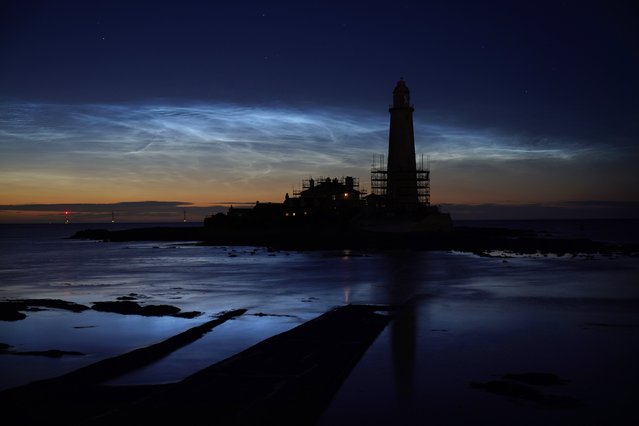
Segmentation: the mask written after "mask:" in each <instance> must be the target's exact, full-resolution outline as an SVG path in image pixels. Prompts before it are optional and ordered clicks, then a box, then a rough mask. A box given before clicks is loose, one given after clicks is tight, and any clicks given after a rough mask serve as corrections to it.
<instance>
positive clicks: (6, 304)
mask: <svg viewBox="0 0 639 426" xmlns="http://www.w3.org/2000/svg"><path fill="white" fill-rule="evenodd" d="M39 308H53V309H64V310H66V311H71V312H83V311H86V310H88V309H90V308H89V307H88V306H84V305H80V304H78V303H73V302H67V301H66V300H60V299H10V300H5V301H2V302H0V320H2V321H17V320H21V319H25V318H26V317H27V316H26V315H25V314H24V313H22V312H21V311H27V312H28V311H39V310H41V309H39Z"/></svg>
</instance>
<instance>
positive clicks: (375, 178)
mask: <svg viewBox="0 0 639 426" xmlns="http://www.w3.org/2000/svg"><path fill="white" fill-rule="evenodd" d="M413 111H414V107H413V105H412V104H411V103H410V91H409V89H408V87H407V86H406V83H405V82H404V80H403V79H400V80H399V81H398V82H397V84H396V86H395V89H394V90H393V103H392V104H391V105H390V108H389V113H390V127H389V139H388V157H387V162H386V164H384V157H383V156H379V161H376V162H375V164H373V167H372V168H371V176H370V182H371V193H370V194H367V193H366V191H364V190H362V189H360V185H359V179H358V178H356V177H353V176H345V177H320V178H318V179H314V178H312V177H311V178H309V179H307V180H304V181H303V182H302V187H301V188H302V189H301V190H299V191H294V192H293V194H291V195H289V194H288V193H287V194H286V195H285V196H284V200H283V201H282V202H281V203H273V202H263V203H260V202H259V201H258V202H256V203H255V205H254V206H253V207H251V208H237V207H233V206H231V207H230V208H229V209H228V212H227V213H226V214H224V213H217V214H215V215H211V216H208V217H206V218H205V219H204V223H203V225H202V227H188V228H185V227H180V228H178V227H150V228H138V229H130V230H121V231H108V230H104V229H88V230H84V231H80V232H77V233H76V234H75V235H73V236H72V238H87V239H97V240H102V241H132V240H138V241H140V240H146V241H200V242H202V243H203V244H210V245H251V246H265V247H272V248H274V249H296V250H312V249H395V248H408V249H416V250H458V251H470V252H475V253H478V254H481V255H487V254H489V253H490V252H492V251H496V250H498V251H511V252H515V253H539V252H541V253H547V252H554V253H558V254H562V253H573V254H577V253H586V254H592V253H601V252H606V253H612V252H623V253H636V252H637V247H636V245H635V246H630V247H629V246H623V247H622V246H619V245H610V244H603V243H596V242H593V241H590V240H586V239H572V240H565V239H562V240H556V239H555V240H553V239H550V238H543V237H537V236H536V235H535V234H534V233H532V232H528V231H515V230H508V229H488V228H468V227H464V228H460V227H454V226H453V221H452V218H451V216H450V214H448V213H445V212H442V211H441V210H440V208H439V207H438V206H437V205H433V204H431V202H430V170H429V167H425V166H424V162H423V159H422V161H420V162H419V163H418V162H417V161H416V157H415V136H414V131H413Z"/></svg>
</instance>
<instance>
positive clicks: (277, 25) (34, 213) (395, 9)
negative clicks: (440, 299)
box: [0, 0, 639, 223]
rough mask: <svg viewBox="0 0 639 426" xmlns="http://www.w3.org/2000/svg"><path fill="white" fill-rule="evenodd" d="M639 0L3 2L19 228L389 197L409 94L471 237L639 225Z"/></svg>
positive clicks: (1, 50) (0, 74)
mask: <svg viewBox="0 0 639 426" xmlns="http://www.w3.org/2000/svg"><path fill="white" fill-rule="evenodd" d="M638 18H639V6H636V5H635V4H634V2H632V1H625V2H624V1H610V0H607V1H574V2H571V1H567V2H554V1H553V2H550V1H544V0H540V1H482V2H477V1H467V2H463V1H427V0H424V1H412V0H405V1H395V0H387V1H375V0H372V1H365V2H363V1H362V2H359V1H347V0H342V1H280V2H271V1H261V2H258V1H242V0H236V1H232V2H221V1H219V2H218V1H189V0H181V1H161V0H160V1H135V0H130V1H118V0H114V1H64V0H60V1H31V0H26V1H25V0H20V1H4V2H2V3H0V63H1V66H0V222H5V223H6V222H28V221H37V222H60V221H63V220H64V219H65V214H64V212H65V211H67V212H69V213H68V214H67V216H66V217H67V218H69V217H70V218H71V220H73V221H76V222H101V221H110V220H111V217H112V214H115V215H116V216H117V219H118V220H122V221H142V222H144V221H182V220H183V217H184V214H185V213H186V214H187V217H188V219H189V220H193V221H199V220H201V219H202V218H203V217H204V215H207V214H211V213H214V212H218V211H223V210H224V209H225V208H227V207H228V206H230V205H235V206H240V205H253V204H254V203H255V202H256V201H260V202H269V201H271V202H281V201H282V200H283V198H284V195H285V193H287V192H288V193H292V192H293V191H294V190H295V188H297V189H299V187H300V186H301V182H302V179H305V178H308V177H311V176H312V177H316V178H317V177H326V176H330V177H342V176H355V177H358V178H359V179H360V185H361V187H362V188H364V189H369V188H370V167H371V163H372V162H373V159H374V158H375V156H378V155H380V154H386V152H387V146H388V125H389V113H388V105H389V103H391V101H392V90H393V88H394V86H395V84H396V82H397V81H398V80H399V79H400V78H403V79H404V80H405V81H406V84H407V86H408V87H409V89H410V92H411V101H412V103H413V104H414V107H415V112H414V125H415V143H416V153H417V156H418V158H421V156H422V155H423V156H424V158H425V161H427V162H428V165H429V167H430V170H431V202H432V203H433V204H436V205H439V206H441V208H442V209H443V210H444V211H448V212H450V213H451V214H452V216H453V219H547V218H551V219H552V218H639V173H638V172H637V164H639V101H638V99H639V83H638V78H637V76H638V75H639V26H638V25H636V23H637V22H638Z"/></svg>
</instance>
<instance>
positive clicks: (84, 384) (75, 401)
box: [0, 305, 391, 425]
mask: <svg viewBox="0 0 639 426" xmlns="http://www.w3.org/2000/svg"><path fill="white" fill-rule="evenodd" d="M385 309H386V308H383V307H376V306H362V305H347V306H343V307H340V308H336V309H334V310H331V311H329V312H327V313H325V314H323V315H321V316H320V317H318V318H316V319H314V320H311V321H308V322H306V323H304V324H302V325H300V326H298V327H296V328H294V329H292V330H290V331H288V332H285V333H282V334H279V335H277V336H274V337H271V338H269V339H266V340H264V341H262V342H260V343H258V344H256V345H254V346H252V347H250V348H248V349H247V350H245V351H242V352H240V353H239V354H237V355H235V356H232V357H230V358H228V359H226V360H224V361H221V362H219V363H216V364H213V365H211V366H210V367H208V368H205V369H203V370H201V371H199V372H197V373H195V374H193V375H191V376H190V377H187V378H185V379H184V380H182V381H180V382H178V383H175V384H170V385H154V386H103V385H101V384H100V383H102V382H104V381H106V380H108V379H109V378H112V377H114V376H117V375H119V374H122V373H123V372H125V371H129V370H132V369H135V368H138V367H141V366H142V365H145V364H146V363H148V362H152V361H153V360H155V359H157V358H158V357H161V356H162V355H163V354H165V353H166V352H167V351H168V350H169V349H168V348H167V347H168V346H170V344H167V343H166V341H165V342H162V343H160V344H157V345H153V346H151V347H148V348H144V349H142V350H136V351H132V352H130V353H127V354H124V355H121V356H119V357H116V358H111V359H108V360H104V361H101V362H98V363H96V364H94V365H90V366H88V367H84V368H82V369H79V370H76V371H74V372H72V373H69V374H66V375H64V376H61V377H58V378H54V379H48V380H42V381H39V382H34V383H31V384H28V385H24V386H20V387H17V388H13V389H9V390H6V391H3V392H0V402H1V403H2V405H3V406H4V407H6V409H4V410H3V411H4V415H5V417H7V418H13V419H17V420H18V421H20V422H23V423H26V424H39V423H53V424H62V423H64V424H115V423H118V422H121V423H126V424H131V423H140V424H142V423H144V424H148V423H152V424H167V423H172V422H177V423H186V424H200V423H202V422H205V423H215V424H275V423H277V424H291V425H293V424H295V425H304V424H309V425H310V424H314V423H315V422H316V421H317V419H318V418H319V416H320V415H321V414H322V412H323V410H324V409H325V408H326V406H327V405H328V404H329V402H330V401H331V398H332V397H333V395H334V393H335V392H336V391H337V390H338V389H339V387H340V385H341V383H342V382H343V381H344V379H345V378H346V376H347V375H348V374H349V372H350V371H351V369H352V368H353V367H354V366H355V365H356V364H357V362H358V360H359V359H360V358H361V356H362V355H363V354H364V352H365V351H366V349H367V348H368V346H369V345H370V344H371V343H372V342H373V341H374V340H375V338H376V337H377V335H378V334H379V333H380V332H381V331H382V330H383V329H384V327H385V326H386V325H387V324H388V323H389V321H390V319H391V316H390V315H387V314H381V313H379V311H380V310H385ZM241 313H242V312H238V311H234V312H231V313H229V314H227V317H223V318H220V319H218V323H219V322H220V321H224V320H226V319H228V318H230V317H232V316H234V315H239V314H241ZM215 325H217V323H215V324H214V323H213V322H211V324H208V323H207V325H206V326H207V327H212V326H215ZM195 328H196V329H198V330H193V329H191V330H189V331H187V332H185V333H186V334H197V333H199V332H202V331H203V330H202V325H201V326H198V327H195ZM185 333H182V335H184V334H185ZM176 338H177V339H178V340H179V339H180V338H179V337H178V336H174V337H173V338H170V339H168V340H169V341H171V340H173V342H175V340H176ZM187 340H188V339H187ZM183 343H188V341H187V342H180V344H183ZM177 346H179V345H175V347H177Z"/></svg>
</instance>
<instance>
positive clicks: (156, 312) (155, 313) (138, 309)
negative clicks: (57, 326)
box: [91, 300, 202, 318]
mask: <svg viewBox="0 0 639 426" xmlns="http://www.w3.org/2000/svg"><path fill="white" fill-rule="evenodd" d="M91 308H92V309H93V310H96V311H100V312H112V313H116V314H122V315H142V316H145V317H162V316H172V317H179V318H195V317H197V316H199V315H201V314H202V312H197V311H192V312H182V311H181V309H180V308H178V307H177V306H173V305H145V306H142V305H140V304H139V303H137V302H133V301H131V300H118V301H115V302H93V304H92V306H91Z"/></svg>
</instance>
